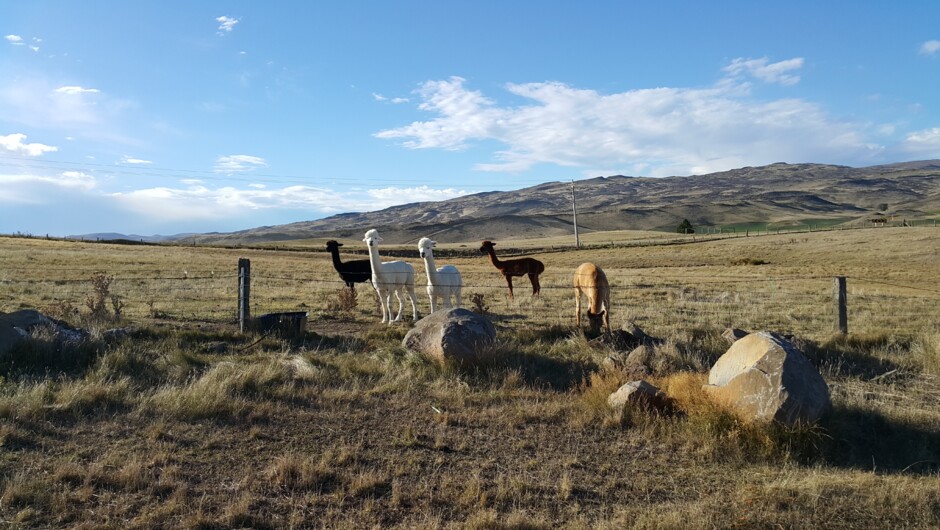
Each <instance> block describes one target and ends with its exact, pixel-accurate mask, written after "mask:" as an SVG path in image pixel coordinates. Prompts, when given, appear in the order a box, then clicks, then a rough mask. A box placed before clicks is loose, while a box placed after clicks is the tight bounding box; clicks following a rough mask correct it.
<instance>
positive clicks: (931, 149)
mask: <svg viewBox="0 0 940 530" xmlns="http://www.w3.org/2000/svg"><path fill="white" fill-rule="evenodd" d="M901 150H902V151H905V152H908V153H914V154H916V155H918V156H924V157H929V158H940V127H934V128H932V129H924V130H922V131H915V132H912V133H909V134H908V135H907V137H906V138H905V139H904V142H903V143H902V144H901Z"/></svg>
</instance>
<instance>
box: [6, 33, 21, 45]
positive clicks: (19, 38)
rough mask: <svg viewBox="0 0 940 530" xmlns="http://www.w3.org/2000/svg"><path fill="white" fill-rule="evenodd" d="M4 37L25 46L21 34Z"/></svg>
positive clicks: (11, 42) (8, 40)
mask: <svg viewBox="0 0 940 530" xmlns="http://www.w3.org/2000/svg"><path fill="white" fill-rule="evenodd" d="M3 38H4V39H6V41H7V42H9V43H10V44H12V45H14V46H23V45H24V44H25V43H24V42H23V37H20V36H19V35H6V36H4V37H3Z"/></svg>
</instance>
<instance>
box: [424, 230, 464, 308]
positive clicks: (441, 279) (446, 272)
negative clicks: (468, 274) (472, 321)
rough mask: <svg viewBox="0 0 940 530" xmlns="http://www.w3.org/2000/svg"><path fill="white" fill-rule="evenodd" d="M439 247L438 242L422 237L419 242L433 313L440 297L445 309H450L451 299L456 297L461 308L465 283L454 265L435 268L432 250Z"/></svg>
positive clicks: (457, 304)
mask: <svg viewBox="0 0 940 530" xmlns="http://www.w3.org/2000/svg"><path fill="white" fill-rule="evenodd" d="M435 245H437V241H431V240H430V239H428V238H426V237H422V238H421V241H418V253H419V254H421V257H422V258H424V268H425V269H426V270H427V271H428V296H429V297H430V298H431V312H432V313H433V312H434V311H435V309H434V301H435V300H436V299H437V298H438V297H440V298H442V299H443V300H444V309H450V308H451V305H450V297H451V295H453V296H454V303H455V304H456V306H457V307H460V289H461V286H462V285H463V282H462V281H461V279H460V271H458V270H457V267H454V266H453V265H444V266H443V267H440V268H437V269H435V268H434V251H432V250H431V249H432V248H434V246H435Z"/></svg>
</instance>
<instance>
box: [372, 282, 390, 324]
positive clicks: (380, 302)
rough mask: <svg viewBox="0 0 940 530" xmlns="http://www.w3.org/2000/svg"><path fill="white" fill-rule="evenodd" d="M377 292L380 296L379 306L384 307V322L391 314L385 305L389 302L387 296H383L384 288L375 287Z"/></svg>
mask: <svg viewBox="0 0 940 530" xmlns="http://www.w3.org/2000/svg"><path fill="white" fill-rule="evenodd" d="M375 292H376V294H377V295H378V296H379V307H380V308H382V322H383V323H384V322H385V321H386V318H388V315H389V314H388V313H386V311H385V306H386V304H387V302H386V296H383V294H382V290H381V289H380V288H378V287H376V288H375Z"/></svg>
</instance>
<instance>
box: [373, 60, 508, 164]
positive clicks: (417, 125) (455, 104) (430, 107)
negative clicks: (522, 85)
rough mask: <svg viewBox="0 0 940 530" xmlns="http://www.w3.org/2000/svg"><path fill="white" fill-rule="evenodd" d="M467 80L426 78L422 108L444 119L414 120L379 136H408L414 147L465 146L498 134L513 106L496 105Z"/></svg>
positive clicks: (422, 95)
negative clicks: (468, 86)
mask: <svg viewBox="0 0 940 530" xmlns="http://www.w3.org/2000/svg"><path fill="white" fill-rule="evenodd" d="M465 81H466V80H465V79H464V78H462V77H456V76H454V77H451V78H450V79H447V80H444V81H426V82H425V83H423V84H422V85H421V87H420V88H418V90H417V91H416V93H417V94H418V95H419V96H420V97H421V100H422V101H421V103H420V104H419V105H418V108H419V109H421V110H426V111H429V112H435V113H437V114H440V115H441V118H438V119H435V120H431V121H425V122H417V121H416V122H414V123H412V124H411V125H407V126H405V127H399V128H397V129H389V130H385V131H380V132H378V133H376V135H375V136H376V137H378V138H405V139H406V140H405V141H404V143H403V145H404V146H405V147H409V148H412V149H424V148H429V147H437V148H442V149H449V150H457V149H463V148H464V147H466V145H467V141H469V140H474V139H484V138H489V137H493V136H494V135H495V129H496V125H497V124H498V122H499V119H500V117H501V116H502V115H506V114H508V113H511V112H512V111H511V110H509V109H506V110H500V109H497V108H495V107H493V102H492V101H490V100H489V99H487V98H486V97H484V96H483V94H482V93H480V92H479V91H475V90H474V91H470V90H467V89H465V88H464V82H465Z"/></svg>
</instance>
